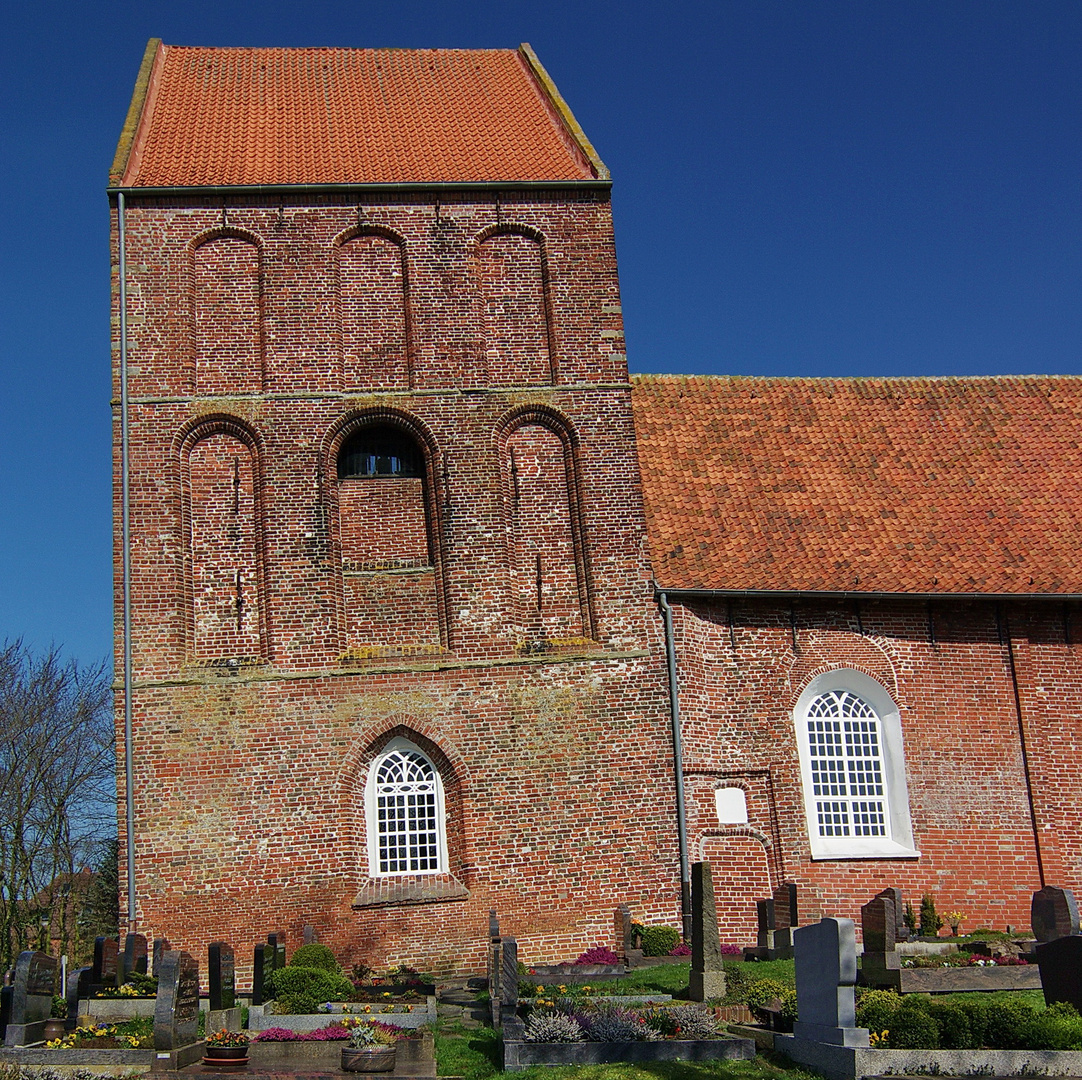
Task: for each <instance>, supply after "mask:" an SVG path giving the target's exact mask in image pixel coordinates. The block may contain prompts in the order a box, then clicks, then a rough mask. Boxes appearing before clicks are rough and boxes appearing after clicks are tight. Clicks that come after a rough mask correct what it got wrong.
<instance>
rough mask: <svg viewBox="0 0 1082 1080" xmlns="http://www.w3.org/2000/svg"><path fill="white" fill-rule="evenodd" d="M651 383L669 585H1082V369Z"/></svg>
mask: <svg viewBox="0 0 1082 1080" xmlns="http://www.w3.org/2000/svg"><path fill="white" fill-rule="evenodd" d="M633 388H634V389H633V397H632V401H633V407H634V414H635V430H636V434H637V436H638V446H639V459H640V464H641V467H642V476H643V485H644V493H645V500H646V521H647V531H648V534H649V541H650V549H651V553H652V557H653V565H654V576H655V578H656V580H657V582H658V584H659V585H660V586H661V587H665V588H670V589H725V590H742V589H752V590H760V589H764V590H795V591H806V592H814V591H839V592H920V593H924V592H927V593H1015V594H1017V593H1053V594H1055V593H1082V558H1080V553H1079V537H1080V531H1079V530H1080V522H1082V447H1080V443H1082V378H1069V377H1064V378H1040V377H1025V378H1013V377H1012V378H974V379H757V378H709V377H698V376H693V377H679V376H671V377H670V376H653V375H648V376H640V377H638V378H635V379H634V380H633Z"/></svg>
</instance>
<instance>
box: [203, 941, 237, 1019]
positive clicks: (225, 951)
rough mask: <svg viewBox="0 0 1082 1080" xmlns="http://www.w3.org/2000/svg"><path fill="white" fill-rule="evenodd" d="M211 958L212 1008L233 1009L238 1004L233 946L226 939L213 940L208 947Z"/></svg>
mask: <svg viewBox="0 0 1082 1080" xmlns="http://www.w3.org/2000/svg"><path fill="white" fill-rule="evenodd" d="M207 954H208V960H209V966H208V969H207V970H208V975H207V978H208V981H209V982H210V1009H211V1012H218V1011H219V1010H220V1009H232V1008H233V1006H234V1005H235V1004H236V1001H235V995H236V984H235V981H234V976H233V970H234V964H233V946H232V945H228V944H226V942H224V941H212V942H211V943H210V945H209V946H208V947H207Z"/></svg>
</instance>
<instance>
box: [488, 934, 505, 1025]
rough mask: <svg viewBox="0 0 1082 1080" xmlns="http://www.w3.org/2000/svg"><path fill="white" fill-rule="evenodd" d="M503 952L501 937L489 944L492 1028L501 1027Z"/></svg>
mask: <svg viewBox="0 0 1082 1080" xmlns="http://www.w3.org/2000/svg"><path fill="white" fill-rule="evenodd" d="M501 957H502V951H501V949H500V939H499V937H495V938H492V939H491V940H490V941H489V943H488V1000H489V1008H490V1010H491V1013H492V1026H493V1027H499V1026H500V975H501V973H502V960H501Z"/></svg>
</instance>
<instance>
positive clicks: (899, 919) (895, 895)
mask: <svg viewBox="0 0 1082 1080" xmlns="http://www.w3.org/2000/svg"><path fill="white" fill-rule="evenodd" d="M875 895H876V896H885V897H886V898H887V899H888V900H890V901H891V902H892V903H893V904H894V940H895V942H899V941H908V940H909V927H908V926H906V925H905V899H904V898H903V897H902V890H901V889H883V890H882V892H877V893H876V894H875Z"/></svg>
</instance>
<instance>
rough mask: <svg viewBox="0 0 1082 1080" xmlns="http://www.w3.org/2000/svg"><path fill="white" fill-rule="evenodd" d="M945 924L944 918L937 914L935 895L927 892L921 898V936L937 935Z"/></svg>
mask: <svg viewBox="0 0 1082 1080" xmlns="http://www.w3.org/2000/svg"><path fill="white" fill-rule="evenodd" d="M942 926H943V920H942V919H941V918H940V917H939V915H937V914H936V910H935V897H933V896H932V894H931V893H925V894H924V895H923V896H922V897H921V898H920V933H921V937H935V936H936V935H937V934H938V933H939V931H940V929H941V928H942Z"/></svg>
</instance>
